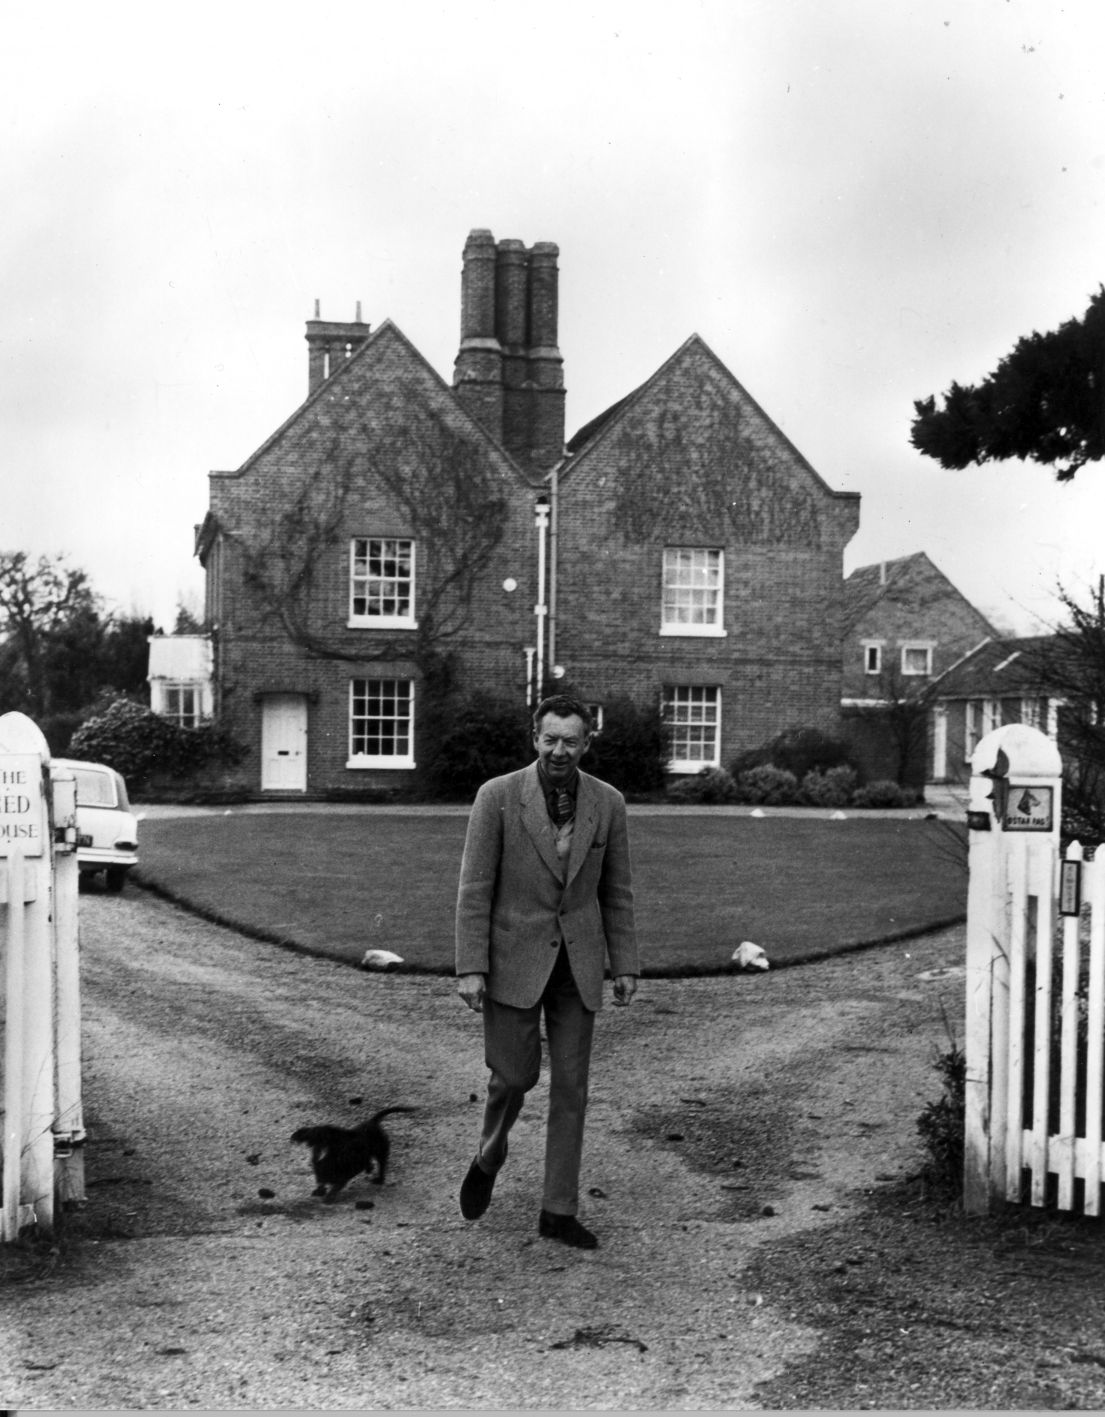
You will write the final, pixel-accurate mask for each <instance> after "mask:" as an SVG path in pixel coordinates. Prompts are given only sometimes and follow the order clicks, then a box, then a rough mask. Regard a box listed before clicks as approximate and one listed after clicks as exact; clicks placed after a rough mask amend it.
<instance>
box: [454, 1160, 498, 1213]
mask: <svg viewBox="0 0 1105 1417" xmlns="http://www.w3.org/2000/svg"><path fill="white" fill-rule="evenodd" d="M494 1189H495V1177H494V1175H493V1174H492V1175H488V1173H487V1172H486V1171H485V1170H484V1169H483V1167H482V1166H481V1165H480V1163H479V1161H478V1160H477V1161H473V1162H472V1165H471V1166H469V1168H468V1174H467V1176H465V1178H464V1180H463V1181H462V1182H461V1185H460V1213H461V1215H463V1216H464V1218H465V1220H479V1218H480V1216H481V1215H482V1214H483V1213H484V1211H485V1210H486V1209H487V1207H488V1206H489V1205H490V1204H491V1192H492V1191H493V1190H494Z"/></svg>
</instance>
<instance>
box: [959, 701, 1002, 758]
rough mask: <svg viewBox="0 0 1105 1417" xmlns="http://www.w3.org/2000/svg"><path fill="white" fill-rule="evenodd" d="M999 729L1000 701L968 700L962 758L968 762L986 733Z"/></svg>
mask: <svg viewBox="0 0 1105 1417" xmlns="http://www.w3.org/2000/svg"><path fill="white" fill-rule="evenodd" d="M1000 727H1001V700H1000V699H968V700H967V703H966V721H965V723H964V733H963V748H964V757H965V758H967V760H968V761H969V760H970V758H971V755H972V753H973V752H974V750H975V749H976V748H977V747H978V745H979V743H981V742H982V740H983V738H985V737H986V735H987V733H992V732H993V731H994V729H995V728H1000Z"/></svg>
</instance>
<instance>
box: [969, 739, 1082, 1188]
mask: <svg viewBox="0 0 1105 1417" xmlns="http://www.w3.org/2000/svg"><path fill="white" fill-rule="evenodd" d="M971 769H972V775H971V795H970V801H969V804H968V810H967V825H968V828H969V837H970V845H969V862H970V880H969V884H968V891H967V1016H966V1031H965V1043H964V1051H965V1055H966V1091H965V1105H966V1132H965V1138H964V1142H965V1148H964V1153H965V1154H964V1177H963V1202H964V1209H965V1210H966V1212H967V1214H969V1215H977V1214H982V1213H984V1212H985V1211H987V1210H988V1209H989V1208H990V1204H991V1202H992V1201H1000V1200H1001V1199H1002V1198H1004V1197H1006V1196H1008V1195H1009V1194H1010V1191H1011V1189H1012V1188H1013V1186H1014V1185H1015V1183H1016V1181H1017V1180H1019V1175H1020V1166H1021V1139H1022V1107H1021V1086H1022V1079H1023V1064H1024V1057H1023V1044H1024V1022H1025V1010H1026V1008H1027V1007H1029V1006H1030V1003H1031V1002H1033V1001H1029V1000H1026V999H1024V996H1023V986H1024V963H1025V959H1026V958H1027V957H1031V956H1032V955H1033V953H1035V955H1036V959H1037V971H1036V996H1035V1000H1034V1004H1035V1017H1036V1040H1037V1054H1036V1058H1035V1068H1034V1074H1033V1075H1034V1083H1035V1094H1036V1097H1037V1099H1043V1100H1044V1101H1045V1102H1046V1096H1047V1069H1048V1061H1049V1058H1048V1054H1047V1048H1046V1046H1043V1044H1042V1039H1045V1038H1046V1036H1047V1032H1048V1030H1047V1021H1048V1011H1049V1005H1050V998H1051V942H1052V931H1053V928H1054V911H1055V887H1056V881H1057V878H1058V860H1059V830H1060V822H1061V815H1062V800H1061V799H1062V762H1061V760H1060V757H1059V750H1058V749H1057V748H1056V746H1055V744H1054V743H1053V742H1052V741H1051V740H1050V739H1049V738H1047V737H1046V736H1045V735H1044V734H1043V733H1041V732H1040V731H1039V730H1038V729H1035V728H1029V727H1028V726H1027V725H1025V724H1020V723H1014V724H1006V725H1005V726H1004V727H1003V728H997V729H995V730H994V731H993V732H992V733H988V734H987V735H986V736H985V737H984V738H983V739H982V741H981V742H980V743H979V745H978V747H977V748H976V749H975V751H974V753H973V754H972V755H971ZM1015 883H1019V887H1018V888H1019V889H1021V893H1022V894H1023V896H1024V903H1023V905H1021V904H1019V903H1015V902H1014V899H1013V890H1014V885H1015ZM1015 909H1016V910H1017V915H1016V918H1014V913H1013V912H1014V910H1015ZM1043 1110H1044V1114H1045V1121H1046V1106H1045V1107H1044V1109H1043ZM1045 1131H1046V1128H1045ZM1032 1145H1033V1157H1032V1159H1033V1161H1034V1167H1033V1186H1034V1191H1035V1190H1038V1188H1039V1187H1040V1186H1042V1184H1043V1182H1042V1177H1043V1174H1044V1169H1043V1164H1042V1162H1043V1160H1044V1158H1042V1157H1041V1156H1039V1155H1037V1154H1036V1153H1037V1152H1039V1150H1040V1148H1041V1146H1042V1147H1044V1148H1045V1149H1046V1135H1045V1134H1044V1133H1043V1132H1040V1133H1039V1135H1036V1136H1034V1137H1033V1141H1032Z"/></svg>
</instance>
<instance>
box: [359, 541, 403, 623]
mask: <svg viewBox="0 0 1105 1417" xmlns="http://www.w3.org/2000/svg"><path fill="white" fill-rule="evenodd" d="M349 624H350V626H351V627H352V628H367V627H371V628H373V629H379V630H414V629H417V628H418V627H417V623H416V621H415V618H414V542H413V541H408V540H406V539H405V538H403V537H398V536H355V537H354V538H353V544H352V547H351V550H350V558H349Z"/></svg>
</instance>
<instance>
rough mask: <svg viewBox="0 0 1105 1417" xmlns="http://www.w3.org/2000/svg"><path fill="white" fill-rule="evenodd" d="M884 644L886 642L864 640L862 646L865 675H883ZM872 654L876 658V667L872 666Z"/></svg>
mask: <svg viewBox="0 0 1105 1417" xmlns="http://www.w3.org/2000/svg"><path fill="white" fill-rule="evenodd" d="M884 643H885V641H883V640H863V641H861V644H862V647H863V672H864V674H881V673H882V649H883V644H884ZM872 654H874V657H875V663H874V665H872V664H871V655H872Z"/></svg>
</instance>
